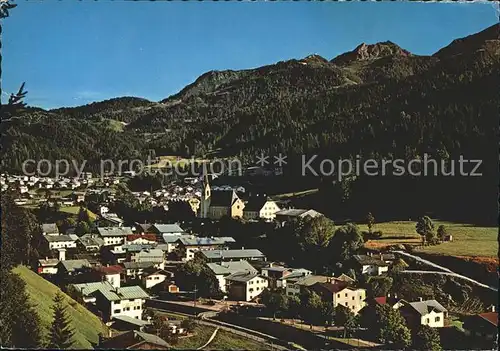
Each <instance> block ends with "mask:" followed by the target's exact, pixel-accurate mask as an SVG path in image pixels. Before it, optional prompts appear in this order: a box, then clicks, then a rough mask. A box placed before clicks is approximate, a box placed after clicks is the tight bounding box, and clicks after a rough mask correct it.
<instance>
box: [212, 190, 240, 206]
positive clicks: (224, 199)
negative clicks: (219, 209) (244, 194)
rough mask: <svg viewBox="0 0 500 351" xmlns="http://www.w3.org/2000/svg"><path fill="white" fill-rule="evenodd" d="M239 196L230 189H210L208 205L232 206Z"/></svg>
mask: <svg viewBox="0 0 500 351" xmlns="http://www.w3.org/2000/svg"><path fill="white" fill-rule="evenodd" d="M239 199H240V198H239V197H238V195H236V192H235V191H234V190H232V191H212V193H211V195H210V206H223V207H229V206H232V205H233V204H234V203H235V202H236V201H238V200H239Z"/></svg>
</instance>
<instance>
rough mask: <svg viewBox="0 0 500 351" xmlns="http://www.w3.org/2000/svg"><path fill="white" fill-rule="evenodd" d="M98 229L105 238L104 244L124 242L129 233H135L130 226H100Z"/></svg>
mask: <svg viewBox="0 0 500 351" xmlns="http://www.w3.org/2000/svg"><path fill="white" fill-rule="evenodd" d="M97 231H98V232H99V235H100V236H101V238H102V239H103V240H104V246H110V245H120V244H123V243H124V242H125V239H126V237H127V235H131V234H133V233H132V228H130V227H99V228H97Z"/></svg>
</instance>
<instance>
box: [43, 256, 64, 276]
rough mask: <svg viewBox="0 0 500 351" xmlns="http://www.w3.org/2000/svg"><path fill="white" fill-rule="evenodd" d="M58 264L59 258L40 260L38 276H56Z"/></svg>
mask: <svg viewBox="0 0 500 351" xmlns="http://www.w3.org/2000/svg"><path fill="white" fill-rule="evenodd" d="M58 263H59V260H58V259H57V258H45V259H41V260H38V274H56V273H57V264H58Z"/></svg>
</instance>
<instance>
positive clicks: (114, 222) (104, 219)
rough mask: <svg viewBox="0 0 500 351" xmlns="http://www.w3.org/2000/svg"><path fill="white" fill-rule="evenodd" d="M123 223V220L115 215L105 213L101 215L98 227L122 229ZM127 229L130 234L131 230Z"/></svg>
mask: <svg viewBox="0 0 500 351" xmlns="http://www.w3.org/2000/svg"><path fill="white" fill-rule="evenodd" d="M123 222H124V221H123V219H121V218H120V217H118V215H117V214H116V213H111V212H107V213H102V214H101V218H100V220H99V225H100V226H110V227H122V226H123ZM127 229H130V233H132V229H131V228H127Z"/></svg>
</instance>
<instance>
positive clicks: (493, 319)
mask: <svg viewBox="0 0 500 351" xmlns="http://www.w3.org/2000/svg"><path fill="white" fill-rule="evenodd" d="M479 316H480V317H481V318H483V319H486V320H487V321H488V322H490V323H491V324H493V325H494V326H496V327H498V312H485V313H480V314H479Z"/></svg>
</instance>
